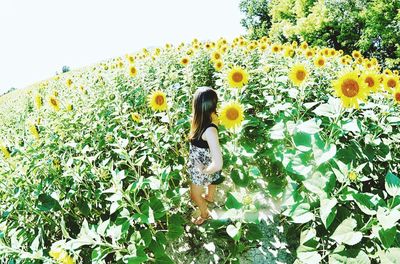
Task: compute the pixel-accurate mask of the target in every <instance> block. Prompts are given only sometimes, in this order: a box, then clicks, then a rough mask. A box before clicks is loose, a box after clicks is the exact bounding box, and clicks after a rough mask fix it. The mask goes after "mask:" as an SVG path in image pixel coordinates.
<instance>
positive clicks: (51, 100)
mask: <svg viewBox="0 0 400 264" xmlns="http://www.w3.org/2000/svg"><path fill="white" fill-rule="evenodd" d="M49 104H50V106H51V107H52V108H53V110H54V111H58V110H60V103H59V102H58V100H57V98H56V97H55V96H50V98H49Z"/></svg>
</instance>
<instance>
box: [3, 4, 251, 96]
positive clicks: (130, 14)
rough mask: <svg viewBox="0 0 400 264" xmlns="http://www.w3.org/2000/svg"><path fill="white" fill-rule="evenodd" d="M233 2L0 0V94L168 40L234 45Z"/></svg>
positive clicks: (238, 28)
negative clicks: (220, 41)
mask: <svg viewBox="0 0 400 264" xmlns="http://www.w3.org/2000/svg"><path fill="white" fill-rule="evenodd" d="M242 17H243V15H242V14H241V13H240V11H239V0H142V1H138V0H108V1H107V0H61V1H60V0H0V94H1V93H3V92H4V91H7V90H8V89H9V88H11V87H15V88H23V87H26V86H28V85H29V84H32V83H35V82H37V81H40V80H43V79H47V78H49V77H51V76H53V75H54V74H55V72H56V71H58V72H60V71H61V68H62V66H63V65H68V66H70V68H71V69H73V68H79V67H82V66H86V65H90V64H92V63H96V62H98V61H101V60H104V59H107V58H112V57H116V56H120V55H123V54H125V53H129V52H134V51H136V50H138V49H141V48H143V47H148V46H163V45H164V44H165V43H166V42H170V43H176V44H177V43H180V42H181V41H185V42H189V41H191V40H192V39H193V38H195V37H196V38H198V39H199V40H207V39H210V40H216V39H218V38H219V37H221V36H223V37H226V38H228V39H232V38H234V37H236V36H238V35H240V34H244V33H245V30H244V29H243V28H242V27H241V25H240V19H241V18H242Z"/></svg>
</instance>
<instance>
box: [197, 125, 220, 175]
mask: <svg viewBox="0 0 400 264" xmlns="http://www.w3.org/2000/svg"><path fill="white" fill-rule="evenodd" d="M204 137H205V139H206V140H207V143H208V147H209V148H210V154H211V163H210V165H208V167H206V168H205V169H203V170H202V173H205V174H212V173H214V172H217V171H220V170H222V165H223V160H222V152H221V146H220V145H219V139H218V130H217V129H216V128H215V127H209V128H207V129H206V131H205V132H204Z"/></svg>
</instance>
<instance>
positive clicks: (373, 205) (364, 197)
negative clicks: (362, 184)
mask: <svg viewBox="0 0 400 264" xmlns="http://www.w3.org/2000/svg"><path fill="white" fill-rule="evenodd" d="M352 196H353V198H354V201H355V202H356V204H357V205H358V207H360V209H361V211H363V213H365V214H367V215H375V214H376V210H377V208H378V204H381V205H383V204H384V201H383V200H382V199H381V198H380V197H379V196H377V195H372V194H369V193H353V194H352Z"/></svg>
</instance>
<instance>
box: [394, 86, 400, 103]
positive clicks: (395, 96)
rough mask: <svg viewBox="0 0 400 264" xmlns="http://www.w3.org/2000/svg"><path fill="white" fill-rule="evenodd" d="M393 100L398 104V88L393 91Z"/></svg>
mask: <svg viewBox="0 0 400 264" xmlns="http://www.w3.org/2000/svg"><path fill="white" fill-rule="evenodd" d="M393 100H394V102H395V103H396V104H400V87H397V88H396V89H394V90H393Z"/></svg>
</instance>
